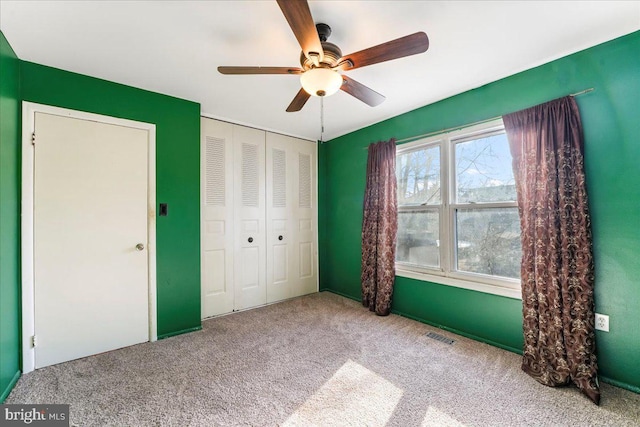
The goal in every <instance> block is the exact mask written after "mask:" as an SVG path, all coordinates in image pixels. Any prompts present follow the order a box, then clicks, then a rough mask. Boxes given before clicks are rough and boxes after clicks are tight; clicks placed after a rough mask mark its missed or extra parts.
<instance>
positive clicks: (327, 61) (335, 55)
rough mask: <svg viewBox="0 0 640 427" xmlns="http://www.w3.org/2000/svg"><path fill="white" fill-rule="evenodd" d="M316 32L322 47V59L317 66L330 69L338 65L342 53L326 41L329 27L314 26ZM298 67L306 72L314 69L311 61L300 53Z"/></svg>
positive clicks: (320, 24)
mask: <svg viewBox="0 0 640 427" xmlns="http://www.w3.org/2000/svg"><path fill="white" fill-rule="evenodd" d="M316 30H317V31H318V37H319V38H320V44H321V45H322V53H323V58H322V61H320V64H319V66H320V67H323V68H332V67H335V66H336V65H337V64H338V61H339V60H340V58H342V51H341V50H340V48H339V47H338V46H336V45H335V44H333V43H330V42H328V41H327V39H328V38H329V36H330V35H331V27H330V26H328V25H327V24H322V23H319V24H316ZM300 65H301V66H302V68H303V69H304V70H305V71H306V70H309V69H311V68H313V67H314V63H313V61H312V60H310V59H309V58H307V57H306V56H305V54H304V52H301V53H300Z"/></svg>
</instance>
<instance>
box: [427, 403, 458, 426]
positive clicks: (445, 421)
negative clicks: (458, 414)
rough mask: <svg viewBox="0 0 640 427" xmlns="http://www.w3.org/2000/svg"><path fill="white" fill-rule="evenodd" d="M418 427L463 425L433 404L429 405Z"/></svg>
mask: <svg viewBox="0 0 640 427" xmlns="http://www.w3.org/2000/svg"><path fill="white" fill-rule="evenodd" d="M420 427H465V425H464V424H462V423H460V422H458V421H457V420H455V419H454V418H451V416H449V415H447V414H445V413H444V412H442V411H439V410H438V409H436V408H434V407H433V406H429V409H427V414H426V415H425V417H424V420H422V424H421V425H420Z"/></svg>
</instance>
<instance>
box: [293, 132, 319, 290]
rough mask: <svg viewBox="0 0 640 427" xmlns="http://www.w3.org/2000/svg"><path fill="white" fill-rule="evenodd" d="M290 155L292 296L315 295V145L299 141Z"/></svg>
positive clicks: (316, 209) (316, 285)
mask: <svg viewBox="0 0 640 427" xmlns="http://www.w3.org/2000/svg"><path fill="white" fill-rule="evenodd" d="M293 151H294V153H293V155H294V158H295V160H294V162H293V163H294V168H293V176H294V180H293V200H292V205H293V206H292V208H293V209H292V211H293V216H292V218H293V219H294V224H293V227H294V229H295V241H294V242H293V245H294V247H295V252H296V254H297V256H296V265H295V269H294V271H295V282H296V286H295V287H294V288H293V296H299V295H305V294H309V293H312V292H317V291H318V234H317V220H318V217H317V212H318V208H317V191H316V188H317V181H316V144H315V143H312V142H309V141H299V143H297V144H296V145H295V149H294V150H293Z"/></svg>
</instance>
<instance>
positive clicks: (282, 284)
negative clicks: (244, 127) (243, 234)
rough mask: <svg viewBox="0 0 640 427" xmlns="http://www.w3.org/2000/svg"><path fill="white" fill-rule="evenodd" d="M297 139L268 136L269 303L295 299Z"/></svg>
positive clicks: (274, 135) (269, 134)
mask: <svg viewBox="0 0 640 427" xmlns="http://www.w3.org/2000/svg"><path fill="white" fill-rule="evenodd" d="M294 142H295V139H293V138H290V137H286V136H283V135H276V134H273V133H270V132H268V133H267V152H266V154H267V158H266V167H267V188H266V190H267V212H266V213H267V248H268V251H267V301H268V302H274V301H280V300H283V299H286V298H291V297H292V296H293V287H294V286H295V272H294V270H293V267H294V265H295V259H294V258H295V256H296V254H295V250H294V248H293V247H292V243H293V241H294V232H293V231H294V230H293V224H294V222H293V221H292V216H293V209H292V206H293V176H292V174H293V161H294V158H293V157H292V153H293V152H292V150H291V147H292V146H293V143H294Z"/></svg>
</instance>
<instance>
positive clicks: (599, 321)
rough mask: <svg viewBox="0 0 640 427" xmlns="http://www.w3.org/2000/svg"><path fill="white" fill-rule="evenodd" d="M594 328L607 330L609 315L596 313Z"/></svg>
mask: <svg viewBox="0 0 640 427" xmlns="http://www.w3.org/2000/svg"><path fill="white" fill-rule="evenodd" d="M596 330H598V331H604V332H609V316H607V315H606V314H600V313H596Z"/></svg>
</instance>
